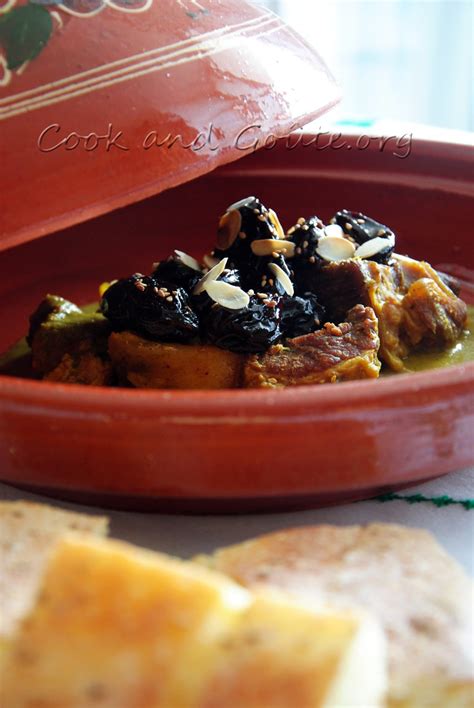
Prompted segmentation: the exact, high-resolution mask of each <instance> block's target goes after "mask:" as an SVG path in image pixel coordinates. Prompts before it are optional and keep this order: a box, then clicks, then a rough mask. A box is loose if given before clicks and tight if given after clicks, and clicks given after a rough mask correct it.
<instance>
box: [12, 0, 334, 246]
mask: <svg viewBox="0 0 474 708" xmlns="http://www.w3.org/2000/svg"><path fill="white" fill-rule="evenodd" d="M338 100H339V90H338V88H337V87H336V85H335V83H334V80H333V79H332V77H331V75H330V73H329V71H328V69H327V68H326V66H325V65H324V63H323V62H322V60H321V59H320V58H319V56H318V55H317V54H316V53H315V51H314V50H313V49H312V48H310V47H309V46H308V45H307V44H306V43H305V42H304V41H303V40H302V39H301V37H299V36H297V35H296V34H295V33H294V32H293V31H292V30H291V29H290V28H288V27H287V26H286V25H285V24H284V23H283V22H282V21H281V20H280V19H279V18H277V17H276V16H275V15H273V14H272V13H270V12H268V11H267V10H265V9H263V8H261V7H260V8H259V7H256V6H253V5H250V4H249V3H247V2H244V1H242V0H200V2H198V1H197V0H126V1H125V0H123V1H122V0H67V2H64V3H58V2H56V1H53V0H52V1H51V3H49V2H47V1H46V2H45V1H44V0H41V2H38V3H36V2H34V0H33V1H30V2H28V3H26V4H25V3H23V2H21V0H19V1H18V2H15V0H3V1H2V3H1V5H0V136H1V140H0V164H1V165H2V169H1V172H0V190H1V194H2V214H1V217H0V244H1V247H3V248H5V247H7V246H11V245H14V244H17V243H20V242H22V241H25V240H27V239H28V240H29V239H32V238H36V237H38V236H42V235H44V234H46V233H49V232H50V231H52V230H56V229H58V228H64V227H66V226H69V225H71V224H73V223H77V222H79V221H83V220H84V219H89V218H91V217H94V216H97V215H98V214H102V213H104V212H107V211H110V210H112V209H115V208H117V207H120V206H124V205H125V204H129V203H131V202H134V201H137V200H138V199H143V198H144V197H148V196H150V195H152V194H156V193H157V192H159V191H161V190H163V189H166V188H169V187H173V186H175V185H177V184H180V183H182V182H185V181H188V180H190V179H194V178H195V177H197V176H198V175H200V174H203V173H205V172H208V171H210V170H212V169H214V168H215V167H217V166H218V165H220V164H222V163H225V162H230V161H232V160H235V159H237V158H239V157H242V156H244V155H245V154H246V153H249V152H251V151H252V150H253V145H254V143H255V140H256V139H257V138H259V137H261V136H265V137H267V136H270V135H271V134H272V133H275V134H276V135H279V136H281V135H284V134H285V133H287V132H288V131H289V130H291V129H292V128H293V127H295V126H297V125H301V124H302V123H305V122H308V120H310V119H311V118H315V117H317V116H318V115H319V114H320V113H322V112H323V111H325V110H327V109H328V108H329V107H330V106H331V105H333V104H334V103H336V102H337V101H338ZM173 145H181V146H183V148H184V149H180V150H178V149H172V148H173ZM185 146H188V147H187V148H186V147H185Z"/></svg>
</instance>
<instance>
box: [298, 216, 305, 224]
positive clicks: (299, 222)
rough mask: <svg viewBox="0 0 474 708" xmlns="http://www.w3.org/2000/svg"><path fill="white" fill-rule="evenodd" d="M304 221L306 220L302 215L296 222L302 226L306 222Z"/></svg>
mask: <svg viewBox="0 0 474 708" xmlns="http://www.w3.org/2000/svg"><path fill="white" fill-rule="evenodd" d="M304 221H305V220H304V217H303V216H300V218H299V219H298V221H297V222H296V223H297V224H298V226H302V225H303V224H304Z"/></svg>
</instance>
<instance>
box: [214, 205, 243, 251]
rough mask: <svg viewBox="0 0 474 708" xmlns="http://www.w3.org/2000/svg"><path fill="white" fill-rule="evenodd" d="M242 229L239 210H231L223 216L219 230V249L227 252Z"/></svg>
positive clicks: (217, 241)
mask: <svg viewBox="0 0 474 708" xmlns="http://www.w3.org/2000/svg"><path fill="white" fill-rule="evenodd" d="M241 227H242V216H241V214H240V211H238V210H237V209H230V210H229V211H226V213H225V214H224V215H223V216H221V218H220V220H219V227H218V229H217V240H216V243H217V248H220V249H221V251H225V250H226V249H228V248H230V247H231V246H232V244H233V243H234V241H235V239H236V238H237V236H238V235H239V232H240V231H241Z"/></svg>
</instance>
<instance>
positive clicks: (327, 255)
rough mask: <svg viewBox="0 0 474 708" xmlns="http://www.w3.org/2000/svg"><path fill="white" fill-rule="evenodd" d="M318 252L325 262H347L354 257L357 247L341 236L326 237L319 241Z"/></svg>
mask: <svg viewBox="0 0 474 708" xmlns="http://www.w3.org/2000/svg"><path fill="white" fill-rule="evenodd" d="M316 252H317V253H318V255H319V256H321V258H324V260H325V261H345V260H347V259H348V258H353V257H354V253H355V246H354V244H353V243H352V242H351V241H349V240H348V239H346V238H341V237H340V236H324V238H320V239H319V242H318V247H317V249H316Z"/></svg>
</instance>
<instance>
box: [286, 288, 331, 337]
mask: <svg viewBox="0 0 474 708" xmlns="http://www.w3.org/2000/svg"><path fill="white" fill-rule="evenodd" d="M279 306H280V310H281V324H280V328H281V330H282V332H283V334H284V335H285V337H300V336H301V335H303V334H309V333H310V332H314V331H315V330H316V329H320V327H321V326H322V324H323V322H324V307H323V306H322V305H321V304H320V303H319V302H318V298H317V297H316V295H314V293H309V292H308V293H304V296H302V297H299V296H295V297H288V296H287V297H283V298H282V299H281V301H280V305H279Z"/></svg>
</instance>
